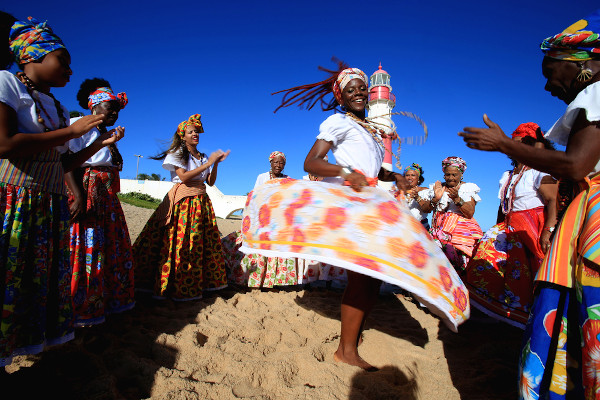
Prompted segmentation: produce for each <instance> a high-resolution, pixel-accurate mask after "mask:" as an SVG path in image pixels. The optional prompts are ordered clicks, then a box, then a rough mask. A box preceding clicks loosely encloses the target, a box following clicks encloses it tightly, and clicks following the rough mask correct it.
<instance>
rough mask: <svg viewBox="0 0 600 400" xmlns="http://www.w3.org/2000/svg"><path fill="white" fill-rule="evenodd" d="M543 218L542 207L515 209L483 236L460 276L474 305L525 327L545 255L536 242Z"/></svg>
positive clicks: (488, 313) (490, 314) (492, 315)
mask: <svg viewBox="0 0 600 400" xmlns="http://www.w3.org/2000/svg"><path fill="white" fill-rule="evenodd" d="M544 221H545V218H544V207H539V208H534V209H531V210H524V211H515V212H512V213H509V214H508V215H507V216H506V218H505V221H504V222H501V223H499V224H497V225H495V226H493V227H492V228H491V229H490V230H489V231H487V232H486V233H485V234H484V235H483V237H482V238H481V240H480V241H479V244H478V245H477V249H476V251H475V255H474V256H473V258H471V260H470V261H469V264H468V265H467V273H466V278H465V279H463V281H464V282H465V284H466V285H467V288H468V289H469V292H470V295H471V296H470V298H471V304H472V305H473V306H474V307H476V308H478V309H479V310H480V311H482V312H484V313H485V314H487V315H489V316H491V317H494V318H497V319H499V320H502V321H504V322H507V323H509V324H510V325H513V326H516V327H519V328H521V329H525V324H526V323H527V319H528V318H529V312H530V311H531V305H532V303H533V284H534V282H533V280H534V278H535V274H536V273H537V271H538V269H539V267H540V264H541V263H542V259H543V257H544V253H543V252H542V249H541V247H540V243H539V238H540V234H541V232H542V230H543V228H544Z"/></svg>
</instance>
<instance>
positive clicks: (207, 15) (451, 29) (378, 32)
mask: <svg viewBox="0 0 600 400" xmlns="http://www.w3.org/2000/svg"><path fill="white" fill-rule="evenodd" d="M155 4H159V3H153V2H130V1H119V2H116V1H104V2H87V1H86V2H82V1H78V2H72V5H69V2H51V1H39V0H29V1H20V2H17V1H12V2H10V3H9V2H5V3H4V5H2V6H0V9H3V10H4V11H6V12H9V13H11V14H13V15H14V16H15V17H17V18H18V19H25V18H27V16H30V15H31V16H33V17H36V18H37V19H40V20H47V21H48V23H49V24H50V26H52V28H53V29H54V30H55V32H56V33H57V34H58V35H60V36H61V38H62V39H63V40H64V42H65V44H66V45H67V48H68V49H69V51H70V53H71V57H72V61H73V62H72V69H73V76H72V77H71V82H70V83H69V84H68V85H67V86H66V87H65V88H58V89H54V90H53V93H54V94H55V96H56V97H57V98H58V99H59V100H60V101H61V102H62V103H63V104H65V106H67V107H68V108H69V109H70V110H79V111H83V110H81V109H80V107H79V106H78V104H77V102H76V99H75V95H76V93H77V90H78V89H79V85H80V84H81V82H82V81H83V80H84V79H86V78H93V77H101V78H105V79H107V80H108V81H109V82H110V83H111V85H112V87H113V89H114V90H115V91H125V92H127V94H128V96H129V104H128V105H127V107H126V108H125V109H124V110H123V111H122V112H121V117H120V118H119V121H118V124H119V125H122V126H124V127H125V128H126V133H125V138H124V139H123V140H122V141H121V142H119V148H120V150H121V152H122V154H123V158H124V162H125V166H124V169H123V172H122V177H123V178H134V177H135V173H136V161H137V159H136V157H135V156H134V154H141V155H143V156H144V157H147V156H149V155H153V154H156V153H158V152H159V151H160V150H162V149H163V148H164V147H165V146H166V145H167V144H168V143H166V141H168V140H170V138H171V137H172V135H173V133H174V131H175V129H176V127H177V125H178V124H179V122H181V121H182V120H184V119H187V117H188V116H189V115H191V114H194V113H200V114H202V119H203V122H204V127H205V134H203V135H202V136H201V138H200V144H199V146H198V148H199V149H200V150H201V151H204V152H207V153H210V152H211V151H214V150H216V149H218V148H221V149H223V150H226V149H231V155H230V156H229V158H228V159H227V160H226V161H225V162H224V163H223V164H221V165H220V166H219V172H218V179H217V186H218V187H219V189H220V190H221V191H222V192H224V193H225V194H231V195H244V194H246V193H247V192H248V191H250V190H251V189H252V187H253V185H254V182H255V179H256V176H257V175H258V174H259V173H262V172H266V171H267V170H268V168H269V164H268V155H269V153H270V152H271V151H273V150H280V151H283V152H284V153H285V154H286V156H287V165H286V168H285V172H286V173H288V174H289V175H290V176H291V177H293V178H301V177H302V176H303V175H304V174H305V173H304V171H303V168H302V164H303V162H304V158H305V156H306V154H307V153H308V150H309V149H310V147H311V146H312V144H313V143H314V140H315V137H316V135H317V134H318V128H319V124H320V123H321V122H322V121H323V120H324V119H325V118H326V117H327V116H328V115H329V114H328V113H324V112H322V111H321V110H320V108H315V109H313V110H311V111H305V110H300V109H298V108H285V109H282V110H280V111H278V112H277V114H274V113H273V110H274V109H275V108H276V107H277V106H278V105H279V103H280V100H281V97H280V96H272V95H271V93H272V92H275V91H277V90H281V89H286V88H288V87H291V86H295V85H298V84H304V83H310V82H316V81H317V80H321V79H323V78H324V77H325V76H324V75H323V73H321V72H320V71H318V70H317V67H318V66H319V65H322V66H325V67H333V66H334V64H333V63H332V62H331V61H330V59H331V57H332V56H336V57H338V58H340V59H342V60H344V61H346V62H347V63H348V64H350V65H351V66H354V67H358V68H361V69H362V70H364V71H365V73H367V75H371V74H372V73H373V72H374V71H375V70H376V69H377V67H378V65H379V62H381V63H382V65H383V68H384V69H385V70H386V71H387V72H388V73H389V74H390V75H391V84H392V87H393V93H395V95H396V99H397V101H396V108H395V109H394V111H412V112H414V113H415V114H417V115H418V116H419V117H420V118H422V119H423V120H424V121H425V123H426V124H427V126H428V127H429V138H428V140H427V142H426V143H425V144H424V145H421V146H416V145H415V146H409V145H404V146H403V147H402V153H401V161H402V164H403V165H404V166H406V165H409V164H410V163H412V162H418V163H420V164H421V165H422V166H423V167H424V170H425V178H426V181H425V184H429V183H432V182H433V181H435V180H437V179H442V172H441V160H442V159H444V158H445V157H447V156H449V155H458V156H461V157H463V158H464V159H465V160H466V161H467V164H468V169H467V171H466V173H465V180H466V181H470V182H474V183H476V184H478V185H479V186H480V187H481V193H480V194H481V197H482V199H483V200H482V201H481V202H480V203H479V205H478V206H477V209H476V213H475V217H476V219H477V220H478V221H479V222H480V224H481V226H482V228H483V229H484V230H485V229H487V228H489V227H490V226H491V225H493V224H494V223H495V219H496V211H497V209H498V199H497V191H498V179H499V178H500V176H501V174H502V172H503V171H504V170H506V169H508V168H509V167H510V162H509V160H508V159H507V157H506V156H504V155H501V154H497V153H484V152H478V151H475V150H470V149H468V148H467V147H466V146H464V144H463V141H462V139H461V138H459V137H458V136H457V132H459V131H460V130H462V128H463V127H465V126H481V125H482V124H483V123H482V121H481V117H482V114H483V113H487V114H488V115H489V116H490V117H491V118H492V120H494V121H496V122H498V123H499V124H500V125H501V126H502V127H503V128H504V130H505V132H506V133H510V132H512V130H514V129H515V128H516V127H517V125H518V124H519V123H521V122H530V121H532V122H536V123H538V124H539V125H540V126H541V127H542V129H543V130H547V129H548V128H550V127H551V126H552V124H553V123H554V122H555V120H556V119H557V118H558V117H559V116H560V115H561V114H562V112H563V111H564V109H565V107H566V105H565V104H564V103H562V102H560V101H559V100H557V99H555V98H553V97H552V96H550V94H548V93H546V92H545V91H544V84H545V80H544V79H543V76H542V74H541V60H542V53H541V52H540V50H539V44H540V42H541V41H542V39H544V38H545V37H547V36H550V35H553V34H555V33H558V32H560V31H561V30H562V29H564V28H566V27H567V26H569V25H570V24H571V23H573V22H575V21H577V20H578V19H581V18H584V17H585V16H587V15H588V14H590V13H591V12H592V11H594V10H595V9H596V8H597V7H598V5H597V3H596V2H595V1H591V0H580V1H577V2H575V3H571V4H567V3H565V2H564V1H556V0H548V1H545V2H543V6H542V5H541V3H540V2H538V1H514V0H509V1H502V2H500V1H498V2H486V1H481V0H477V1H475V0H465V1H455V2H448V1H439V0H432V1H429V2H423V1H386V2H383V1H379V2H373V3H371V2H364V1H363V2H358V1H356V2H355V1H344V2H326V1H312V0H307V1H302V2H285V1H282V2H274V1H268V2H267V1H260V0H258V1H253V2H248V1H244V2H241V1H227V2H207V1H174V0H172V1H168V2H160V6H159V5H155ZM395 122H396V124H397V125H398V127H399V128H400V129H401V132H400V133H401V135H405V136H409V135H413V134H419V133H420V126H419V125H418V124H417V123H416V122H414V121H412V120H409V119H406V118H403V117H396V118H395ZM394 149H395V148H394ZM139 172H140V173H142V172H143V173H148V174H151V173H158V174H161V176H163V177H168V173H167V171H166V170H164V169H162V168H161V163H160V162H159V161H153V160H149V159H147V158H142V159H141V160H140V164H139Z"/></svg>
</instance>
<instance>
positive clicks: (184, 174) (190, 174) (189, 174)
mask: <svg viewBox="0 0 600 400" xmlns="http://www.w3.org/2000/svg"><path fill="white" fill-rule="evenodd" d="M222 154H223V151H222V150H217V151H214V152H212V153H211V155H210V156H209V157H208V161H207V162H206V164H202V165H201V166H199V167H197V168H194V169H192V170H189V171H187V170H186V169H185V168H176V169H175V173H176V174H177V176H178V177H179V179H181V182H183V183H187V182H189V181H191V180H192V179H194V178H195V177H196V176H198V175H200V174H201V173H202V172H204V171H205V170H207V169H208V168H210V166H211V165H213V164H214V163H215V161H217V159H218V158H219V157H220V156H221V155H222ZM215 179H216V176H215Z"/></svg>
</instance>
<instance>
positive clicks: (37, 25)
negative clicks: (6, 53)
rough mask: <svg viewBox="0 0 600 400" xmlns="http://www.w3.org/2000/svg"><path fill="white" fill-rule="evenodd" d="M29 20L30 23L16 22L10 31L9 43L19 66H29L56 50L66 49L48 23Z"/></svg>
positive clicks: (33, 19) (30, 18)
mask: <svg viewBox="0 0 600 400" xmlns="http://www.w3.org/2000/svg"><path fill="white" fill-rule="evenodd" d="M28 19H29V21H30V22H25V21H17V22H15V23H14V24H13V26H12V28H11V29H10V36H9V38H8V43H9V47H10V51H11V52H12V54H13V56H14V58H15V61H16V62H17V64H19V65H22V64H27V63H30V62H32V61H35V60H37V59H40V58H42V57H44V56H45V55H46V54H48V53H50V52H52V51H54V50H58V49H65V48H66V47H65V45H64V43H63V42H62V40H60V38H59V37H58V36H56V35H55V34H54V32H52V29H51V28H50V27H49V26H48V25H47V23H46V22H43V23H41V22H39V21H38V20H36V19H35V18H32V17H29V18H28Z"/></svg>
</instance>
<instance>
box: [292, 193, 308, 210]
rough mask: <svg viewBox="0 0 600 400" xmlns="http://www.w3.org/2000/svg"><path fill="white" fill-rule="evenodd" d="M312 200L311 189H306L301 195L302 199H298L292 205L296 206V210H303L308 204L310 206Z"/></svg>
mask: <svg viewBox="0 0 600 400" xmlns="http://www.w3.org/2000/svg"><path fill="white" fill-rule="evenodd" d="M311 200H312V192H311V191H310V190H309V189H304V190H303V191H302V194H300V197H298V199H297V200H296V201H294V202H293V203H292V204H293V205H294V207H295V208H302V207H304V206H306V205H307V204H309V203H310V202H311Z"/></svg>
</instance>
